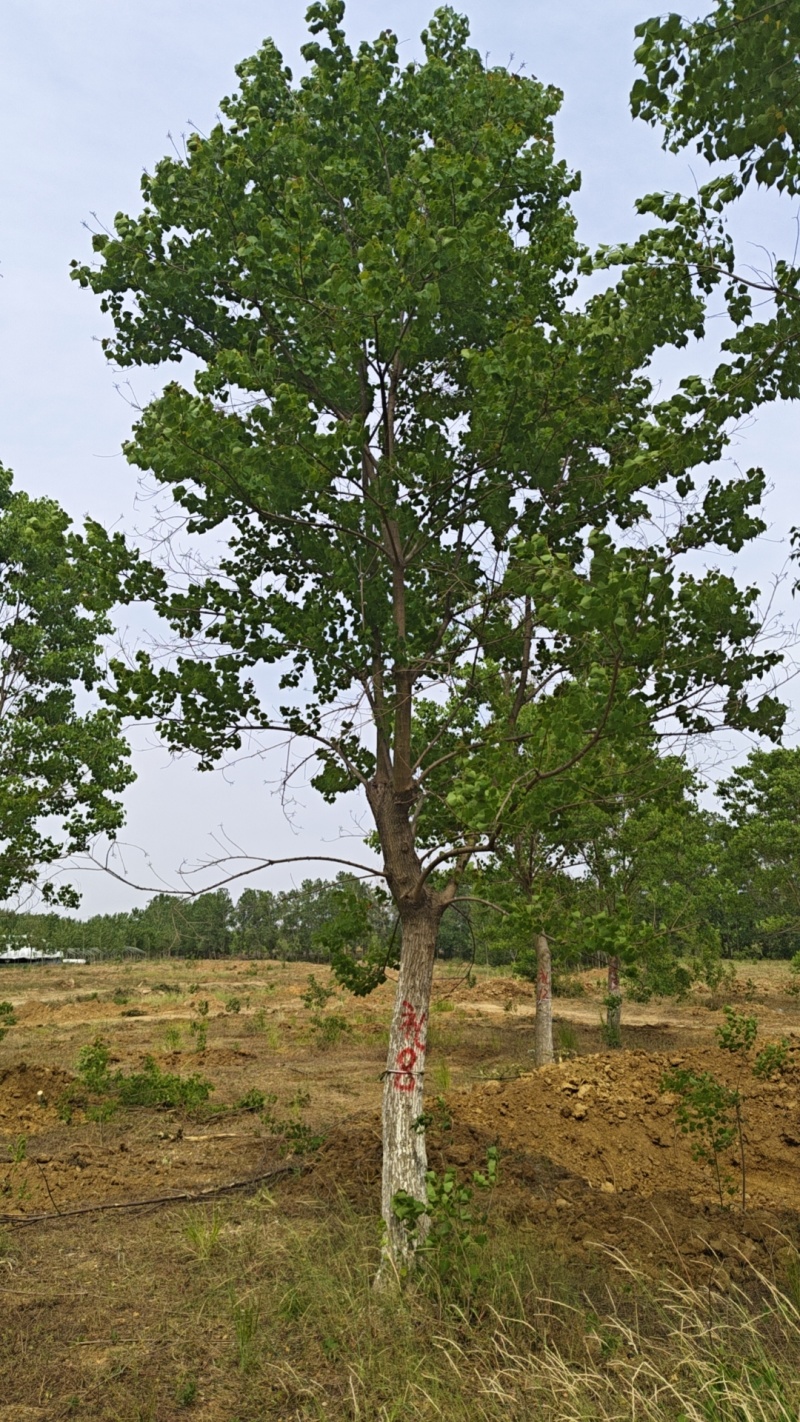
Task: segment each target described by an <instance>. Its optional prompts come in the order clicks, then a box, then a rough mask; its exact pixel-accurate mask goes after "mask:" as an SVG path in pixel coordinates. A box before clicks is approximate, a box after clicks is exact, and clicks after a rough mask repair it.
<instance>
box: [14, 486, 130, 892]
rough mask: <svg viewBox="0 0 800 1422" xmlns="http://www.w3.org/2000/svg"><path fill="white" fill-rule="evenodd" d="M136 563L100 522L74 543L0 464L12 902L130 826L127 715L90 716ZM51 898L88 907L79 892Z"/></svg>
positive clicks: (54, 515)
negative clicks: (128, 573) (117, 605)
mask: <svg viewBox="0 0 800 1422" xmlns="http://www.w3.org/2000/svg"><path fill="white" fill-rule="evenodd" d="M126 562H127V555H126V554H125V551H124V547H123V544H122V541H121V539H119V538H114V539H108V538H107V536H106V535H105V534H104V532H103V530H102V529H101V528H99V527H98V526H97V525H96V524H89V525H88V526H87V529H86V532H85V535H84V536H81V535H80V534H77V533H74V532H73V531H71V529H70V520H69V519H68V517H67V515H66V514H65V513H64V511H63V509H61V508H59V506H58V504H56V503H55V502H54V501H53V500H52V499H31V498H29V497H28V495H27V494H25V493H23V492H22V491H20V490H14V489H13V488H12V478H11V475H10V473H9V472H8V471H7V470H5V469H3V468H2V466H0V901H3V900H7V899H9V898H10V897H11V896H12V895H15V894H17V893H19V892H20V891H21V890H22V891H24V890H26V889H29V888H31V887H32V886H34V885H36V884H38V883H39V882H40V875H41V871H42V870H43V869H46V868H47V867H48V866H50V865H53V864H54V863H56V862H57V861H58V860H60V859H62V858H64V856H66V855H69V854H73V853H76V852H79V851H81V850H85V849H86V848H87V847H88V845H89V842H90V840H91V839H92V838H93V837H94V836H95V835H97V834H106V835H111V836H113V834H114V832H115V830H117V829H118V828H119V826H120V824H121V823H122V807H121V804H120V801H119V799H118V796H119V795H120V793H121V792H122V791H123V790H124V788H125V786H126V785H129V784H130V782H131V781H132V780H133V774H132V772H131V770H130V766H129V763H128V747H127V744H126V742H125V740H124V739H123V737H122V736H121V734H120V728H119V720H118V717H117V715H116V713H115V712H113V711H112V710H111V709H109V708H106V709H95V710H83V709H79V707H80V706H81V705H82V693H83V692H85V691H92V690H93V689H94V688H95V687H96V686H97V684H98V682H99V680H100V679H101V676H102V670H103V669H102V660H101V653H102V642H103V639H104V638H105V637H106V636H107V635H108V634H109V633H110V632H111V624H110V622H109V620H108V611H109V609H110V608H111V607H112V606H113V604H114V602H115V601H116V599H117V591H118V575H119V572H120V570H121V568H122V567H123V565H124V564H125V563H126ZM43 892H44V894H45V897H46V898H47V899H48V900H49V901H50V902H61V903H66V904H72V905H74V904H76V903H77V902H78V898H77V895H76V893H75V891H74V890H73V889H72V888H71V887H70V886H68V885H63V886H62V887H61V888H60V889H58V890H56V889H55V887H54V884H53V882H52V881H48V882H45V883H44V885H43Z"/></svg>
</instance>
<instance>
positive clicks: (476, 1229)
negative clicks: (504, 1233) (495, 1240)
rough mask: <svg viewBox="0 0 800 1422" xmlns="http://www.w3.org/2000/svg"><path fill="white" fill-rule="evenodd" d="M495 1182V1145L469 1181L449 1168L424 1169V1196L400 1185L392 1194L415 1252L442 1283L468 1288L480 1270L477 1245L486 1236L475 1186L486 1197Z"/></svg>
mask: <svg viewBox="0 0 800 1422" xmlns="http://www.w3.org/2000/svg"><path fill="white" fill-rule="evenodd" d="M497 1183H498V1151H497V1147H496V1146H489V1148H488V1150H487V1152H486V1170H485V1171H479V1170H475V1171H473V1174H472V1183H471V1184H467V1183H465V1182H464V1181H460V1180H459V1178H458V1174H457V1172H456V1171H455V1170H454V1169H453V1168H448V1169H447V1170H445V1171H444V1172H443V1173H442V1174H441V1175H439V1174H438V1173H437V1172H436V1171H435V1170H429V1171H428V1172H427V1175H426V1186H425V1189H426V1199H425V1201H424V1202H423V1201H422V1200H417V1199H416V1198H415V1197H414V1196H413V1195H410V1194H409V1193H408V1192H407V1191H405V1190H399V1191H398V1192H397V1194H396V1195H395V1196H394V1197H393V1199H392V1213H393V1214H394V1216H395V1218H396V1219H398V1220H399V1221H400V1222H401V1224H403V1225H404V1226H405V1229H406V1232H407V1234H408V1237H409V1239H410V1240H411V1242H412V1244H413V1247H414V1251H415V1254H417V1255H419V1256H423V1257H425V1258H426V1259H427V1261H428V1263H429V1265H430V1266H431V1267H432V1269H433V1272H434V1275H435V1277H436V1279H437V1281H438V1282H439V1283H440V1284H442V1285H443V1286H444V1287H445V1288H454V1287H455V1288H458V1289H459V1291H461V1292H462V1293H463V1292H467V1293H469V1292H471V1291H472V1289H473V1288H474V1287H475V1285H476V1283H477V1282H478V1280H479V1278H480V1276H481V1261H480V1255H479V1251H480V1250H481V1249H482V1248H483V1246H484V1245H485V1244H486V1243H487V1241H488V1234H487V1233H486V1223H487V1219H488V1205H487V1207H486V1208H484V1209H482V1210H479V1211H476V1209H475V1207H474V1203H473V1201H474V1195H475V1189H476V1188H477V1189H479V1190H481V1191H485V1192H489V1195H490V1198H491V1193H492V1192H493V1191H494V1189H495V1187H496V1186H497ZM423 1218H424V1219H425V1221H426V1227H425V1230H424V1233H422V1232H421V1221H422V1220H423Z"/></svg>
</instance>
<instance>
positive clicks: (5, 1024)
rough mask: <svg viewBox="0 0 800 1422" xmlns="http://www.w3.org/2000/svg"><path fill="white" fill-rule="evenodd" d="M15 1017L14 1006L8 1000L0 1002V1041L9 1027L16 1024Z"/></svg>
mask: <svg viewBox="0 0 800 1422" xmlns="http://www.w3.org/2000/svg"><path fill="white" fill-rule="evenodd" d="M16 1022H17V1019H16V1017H15V1016H14V1008H13V1006H12V1004H11V1003H10V1002H0V1042H2V1040H3V1038H4V1037H5V1035H6V1032H7V1030H8V1028H9V1027H14V1026H16Z"/></svg>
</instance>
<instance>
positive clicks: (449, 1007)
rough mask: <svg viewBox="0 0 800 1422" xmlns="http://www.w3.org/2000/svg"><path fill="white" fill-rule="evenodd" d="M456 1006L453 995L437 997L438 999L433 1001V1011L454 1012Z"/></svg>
mask: <svg viewBox="0 0 800 1422" xmlns="http://www.w3.org/2000/svg"><path fill="white" fill-rule="evenodd" d="M454 1007H455V1003H454V1002H453V999H452V998H451V997H437V998H436V1001H435V1002H432V1003H431V1012H452V1011H453V1008H454Z"/></svg>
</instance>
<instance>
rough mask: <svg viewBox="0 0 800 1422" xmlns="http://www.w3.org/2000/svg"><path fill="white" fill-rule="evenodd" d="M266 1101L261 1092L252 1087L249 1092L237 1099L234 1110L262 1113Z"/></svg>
mask: <svg viewBox="0 0 800 1422" xmlns="http://www.w3.org/2000/svg"><path fill="white" fill-rule="evenodd" d="M266 1101H267V1098H266V1096H265V1095H264V1093H263V1091H258V1090H257V1088H256V1087H253V1088H252V1089H251V1090H250V1091H247V1092H245V1095H244V1096H240V1097H239V1100H238V1101H237V1102H236V1106H235V1108H234V1109H235V1110H236V1111H263V1110H264V1107H265V1105H266Z"/></svg>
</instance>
